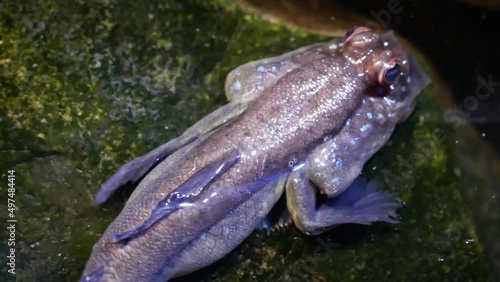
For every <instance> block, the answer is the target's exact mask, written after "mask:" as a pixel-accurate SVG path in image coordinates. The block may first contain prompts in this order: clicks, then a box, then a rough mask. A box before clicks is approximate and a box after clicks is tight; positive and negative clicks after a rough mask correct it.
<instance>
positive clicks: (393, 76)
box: [379, 63, 401, 84]
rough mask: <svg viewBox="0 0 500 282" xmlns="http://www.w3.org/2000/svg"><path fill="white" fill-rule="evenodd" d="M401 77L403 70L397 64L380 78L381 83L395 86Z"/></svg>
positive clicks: (385, 71)
mask: <svg viewBox="0 0 500 282" xmlns="http://www.w3.org/2000/svg"><path fill="white" fill-rule="evenodd" d="M400 75H401V69H400V68H399V64H398V63H396V64H395V65H394V66H393V67H391V68H388V69H386V70H384V71H383V76H382V77H379V83H380V84H393V83H395V82H396V81H397V80H398V78H399V76H400Z"/></svg>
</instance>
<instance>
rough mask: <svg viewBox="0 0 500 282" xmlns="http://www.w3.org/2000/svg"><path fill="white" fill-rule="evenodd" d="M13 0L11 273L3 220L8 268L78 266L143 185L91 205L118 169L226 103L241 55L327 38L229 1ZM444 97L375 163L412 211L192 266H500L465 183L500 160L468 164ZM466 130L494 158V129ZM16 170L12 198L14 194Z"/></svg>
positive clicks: (283, 276) (33, 276) (2, 119)
mask: <svg viewBox="0 0 500 282" xmlns="http://www.w3.org/2000/svg"><path fill="white" fill-rule="evenodd" d="M0 9H1V13H0V97H1V104H0V132H1V137H0V160H1V161H0V172H1V173H0V174H1V179H0V181H1V183H2V184H1V185H0V191H1V195H2V196H1V197H2V199H5V200H2V202H3V203H4V204H2V205H3V206H2V209H1V211H2V218H7V216H8V215H9V214H10V213H12V214H13V218H14V219H15V220H17V222H16V223H15V244H16V245H15V247H16V248H15V256H16V258H15V263H16V264H15V272H16V274H15V275H11V274H10V273H8V272H7V271H8V270H9V269H11V268H10V266H9V265H8V264H7V262H8V261H7V257H6V256H7V254H10V247H9V246H8V244H7V239H6V238H8V236H11V234H10V233H9V230H7V229H6V228H2V231H1V236H2V238H4V239H3V241H2V244H1V245H0V250H1V253H2V257H1V274H0V275H1V276H0V280H1V281H14V280H17V281H77V280H78V278H79V276H80V274H81V272H82V270H83V267H84V265H85V262H86V260H87V259H88V257H89V255H90V252H91V248H92V245H93V244H94V243H95V242H96V241H97V239H98V238H99V236H100V234H102V232H103V231H104V230H105V228H106V227H107V225H108V224H109V223H110V222H111V221H112V220H113V218H114V217H116V215H117V214H118V213H119V211H120V209H121V207H122V206H123V204H124V202H125V200H126V198H127V196H128V195H129V192H130V191H122V192H120V193H118V195H117V196H116V197H114V198H113V199H112V200H111V201H110V203H107V204H106V205H104V207H99V208H96V207H94V206H92V201H93V194H94V193H95V192H96V191H97V189H98V187H99V186H100V184H101V183H102V182H103V181H104V180H106V178H107V177H109V176H110V175H111V174H112V173H113V172H114V171H115V170H116V169H117V168H118V167H119V166H120V165H122V164H124V163H125V162H126V161H128V160H130V159H133V158H134V157H137V156H139V155H141V154H143V153H146V152H148V151H149V150H151V149H152V148H154V147H155V146H157V145H160V144H162V143H164V142H166V141H167V140H169V139H171V138H173V137H175V136H178V135H179V134H180V133H182V132H183V130H184V129H186V128H187V127H188V126H189V125H191V124H193V123H194V122H195V121H197V120H199V119H200V118H201V117H203V116H204V115H206V114H207V113H209V112H211V111H213V110H214V109H216V108H217V107H219V106H221V105H223V104H224V103H225V96H224V93H223V84H224V79H225V76H226V74H227V73H228V72H229V71H230V70H231V69H232V68H234V67H236V66H238V65H240V64H242V63H245V62H248V61H250V60H255V59H258V58H263V57H268V56H271V55H276V54H281V53H283V52H285V51H288V50H292V49H295V48H297V47H300V46H303V45H306V44H310V43H315V42H318V41H321V40H325V39H326V38H325V37H319V36H317V35H314V34H310V33H307V32H305V31H303V30H301V29H298V28H294V27H290V26H286V25H283V24H280V23H278V22H269V21H267V20H265V19H263V18H262V17H261V16H259V15H257V14H252V13H247V12H244V11H242V10H240V9H239V8H238V7H237V6H236V5H235V4H233V3H231V2H228V1H222V0H221V1H201V0H200V1H194V0H188V1H177V2H174V1H148V2H147V3H146V2H144V3H143V2H141V1H120V2H119V1H112V0H108V1H105V0H102V1H72V2H71V4H68V3H66V2H63V1H55V0H52V1H15V2H14V1H12V2H4V3H3V4H0ZM419 59H420V62H421V63H422V64H423V65H424V66H425V68H426V70H427V71H428V73H429V75H431V69H430V66H428V65H427V63H426V62H425V59H424V58H422V57H420V58H419ZM441 111H442V110H441V106H440V103H439V102H438V99H437V96H436V85H435V84H431V86H429V87H428V88H427V89H426V90H425V91H424V92H423V93H422V95H421V96H420V98H419V100H418V104H417V108H416V111H415V113H414V114H413V115H412V116H411V117H410V118H409V119H408V120H407V121H406V122H405V123H404V124H403V125H402V126H400V127H398V128H397V130H396V132H395V134H394V136H393V138H392V139H391V141H390V142H389V143H388V144H387V145H386V146H385V147H384V148H383V149H382V150H381V151H380V152H379V153H377V155H376V156H375V157H374V158H373V159H372V160H370V161H369V163H368V164H367V165H366V166H365V169H364V171H363V176H364V177H365V178H367V179H374V180H378V181H379V182H380V183H382V184H383V187H384V189H386V190H390V191H394V192H396V193H398V195H399V198H400V200H401V201H403V202H404V203H405V206H404V207H403V208H402V209H400V212H399V214H400V216H401V223H399V224H397V225H389V224H375V225H373V226H369V227H366V226H356V225H348V226H342V227H339V228H336V229H333V230H331V231H329V232H328V233H326V234H323V235H321V236H317V237H310V236H305V235H303V234H301V233H300V231H298V230H297V229H296V228H294V227H293V226H290V227H288V228H285V229H284V230H278V231H275V232H272V233H271V234H266V233H264V232H255V233H254V234H253V235H252V236H251V237H250V238H249V239H248V240H246V241H245V242H244V243H243V244H242V245H241V246H240V247H238V248H237V249H236V250H235V251H233V252H232V253H231V254H230V255H228V256H227V257H225V258H224V259H222V260H221V261H219V262H217V263H216V264H214V265H212V266H210V267H208V268H207V269H204V270H202V271H199V272H196V273H194V274H192V275H190V276H188V277H185V278H181V279H179V280H182V281H272V280H274V281H420V280H431V281H493V277H492V276H491V274H490V271H489V270H488V269H489V268H488V256H487V255H486V254H485V250H484V248H483V244H482V242H481V241H480V240H479V239H478V236H477V235H476V229H478V224H481V223H484V222H486V223H488V222H489V223H488V224H492V223H491V221H488V220H487V219H484V218H481V217H479V218H478V217H477V216H473V215H474V214H475V213H473V211H471V210H470V208H469V207H470V202H468V201H469V199H471V198H474V195H475V194H474V192H473V191H472V190H471V191H468V194H467V193H462V192H463V189H462V188H461V187H463V183H471V182H472V183H474V185H475V187H476V191H477V190H478V189H479V190H480V191H482V190H481V187H483V186H486V185H489V186H493V187H494V186H495V185H498V180H495V181H497V182H493V180H491V181H490V178H491V179H494V178H495V177H496V179H499V173H498V171H499V170H498V169H497V168H498V166H497V167H495V166H493V165H491V164H490V163H488V164H487V165H485V167H484V168H483V170H482V171H483V172H484V170H490V171H489V172H488V173H486V174H485V175H488V176H487V177H485V178H477V177H476V178H474V177H475V176H474V174H473V173H472V172H471V171H467V169H466V168H465V169H460V166H467V165H472V164H470V163H467V162H466V161H465V162H459V161H457V157H456V156H455V152H456V148H454V147H453V146H452V145H451V144H453V143H454V142H452V141H454V140H456V137H455V134H456V132H454V131H451V130H450V128H446V127H445V125H444V124H443V123H436V122H434V121H436V120H439V119H440V117H441V116H442V113H441ZM474 140H475V139H474ZM460 142H461V143H460V144H461V146H462V147H463V148H471V147H468V144H470V145H469V146H474V150H471V151H474V156H475V157H478V156H481V154H482V155H484V156H485V157H484V158H487V159H491V156H486V155H487V154H489V152H488V151H486V150H483V148H482V145H481V143H476V142H470V143H468V142H469V141H468V139H467V138H466V137H462V138H461V139H460ZM495 163H496V160H495ZM9 170H14V171H15V172H12V173H11V175H14V177H11V179H14V183H15V195H13V199H14V200H15V205H16V208H15V210H7V209H5V208H4V207H7V204H6V202H7V197H8V190H7V188H8V185H7V184H8V183H9V182H8V181H9V180H8V175H9ZM464 171H467V173H464ZM483 174H484V173H483ZM467 177H469V178H467ZM489 177H490V178H489ZM476 198H477V199H476V200H477V201H481V197H479V196H478V197H476ZM496 203H497V202H492V203H490V204H493V205H495V204H496ZM479 204H480V203H478V205H479ZM2 220H4V219H2ZM9 224H10V223H9ZM2 226H3V224H2ZM489 232H490V233H488V234H490V236H491V234H493V235H492V236H494V235H495V233H494V232H491V231H489ZM497 232H498V231H497ZM496 235H498V233H497V234H496ZM4 254H5V255H4ZM490 257H491V256H490ZM490 260H491V259H490Z"/></svg>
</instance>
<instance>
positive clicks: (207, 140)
mask: <svg viewBox="0 0 500 282" xmlns="http://www.w3.org/2000/svg"><path fill="white" fill-rule="evenodd" d="M388 37H389V39H388V40H391V42H392V43H391V44H390V45H389V46H386V47H384V46H383V43H382V41H380V40H379V38H378V36H377V35H375V34H373V33H372V32H371V31H369V30H361V31H359V32H354V34H353V35H351V36H350V37H349V40H348V41H347V42H346V43H345V44H343V43H342V41H341V40H333V41H330V42H326V43H321V44H316V45H313V46H309V47H304V48H301V49H299V50H295V51H293V52H290V53H287V54H285V55H282V56H280V57H275V58H271V59H268V60H261V61H257V62H253V63H249V64H246V65H243V66H241V67H239V68H237V69H235V70H234V71H233V72H231V73H230V74H229V75H228V78H227V82H226V94H227V96H228V98H229V100H230V103H229V104H228V105H226V106H224V107H222V108H221V109H219V110H217V111H216V112H214V113H213V114H211V115H209V116H207V117H206V118H204V119H203V120H201V121H200V122H199V123H197V124H195V125H194V126H193V127H192V128H190V129H189V130H188V131H186V133H185V134H183V135H182V136H180V137H179V138H178V139H175V140H173V141H171V142H169V143H167V144H165V145H162V146H160V147H159V148H158V149H155V150H154V151H152V152H151V153H149V154H147V155H145V156H143V157H140V158H138V159H136V160H134V161H132V162H130V163H128V164H126V165H125V166H124V167H122V168H121V169H120V170H119V171H118V172H117V173H116V174H115V175H114V176H113V177H112V178H110V180H108V181H107V182H106V183H105V184H104V185H103V187H102V188H101V191H100V194H98V196H97V198H96V202H97V203H100V202H103V201H104V200H105V199H106V198H107V197H108V196H109V195H110V193H111V192H112V191H114V190H116V189H117V188H118V187H119V186H120V185H121V184H123V183H126V182H133V181H135V180H137V179H138V178H139V176H140V175H142V174H145V173H146V172H147V171H148V170H149V169H150V168H151V167H154V166H155V165H156V163H158V162H159V164H158V165H157V166H156V167H155V168H154V169H153V170H152V171H151V172H150V173H149V174H147V175H146V177H145V178H144V179H143V181H142V182H141V183H140V185H139V186H138V187H137V189H136V190H135V191H134V193H133V194H132V196H131V197H130V199H129V201H128V202H127V204H126V206H125V207H124V209H123V211H122V212H121V213H120V215H119V216H118V217H117V218H116V219H115V221H113V223H112V224H111V225H110V226H109V227H108V229H107V230H106V232H105V233H104V234H103V236H102V237H101V239H100V240H99V241H98V242H97V243H96V244H95V246H94V248H93V251H92V255H91V257H90V259H89V261H88V262H87V265H86V268H85V271H84V274H83V278H82V279H83V280H84V281H85V280H88V281H166V280H168V279H170V278H172V277H177V276H181V275H184V274H187V273H190V272H192V271H195V270H197V269H200V268H202V267H204V266H207V265H209V264H211V263H212V262H214V261H216V260H218V259H220V258H221V257H223V256H224V255H226V254H227V253H228V252H230V251H231V250H233V249H234V248H235V247H236V246H237V245H238V244H240V243H241V242H242V241H243V240H244V239H245V238H246V237H248V235H249V234H250V233H251V232H252V231H253V230H254V229H255V227H256V226H257V225H258V224H259V223H260V222H261V221H262V219H263V218H264V217H265V216H266V215H267V214H268V212H269V211H270V209H271V208H272V206H273V205H274V203H275V202H276V200H277V199H278V198H279V197H280V195H281V194H282V193H283V191H284V189H285V181H286V182H287V183H288V184H286V189H287V194H288V195H287V198H290V197H294V199H288V200H287V202H288V206H289V209H291V211H292V217H293V219H294V221H295V222H296V224H297V226H299V228H301V229H302V230H303V231H304V232H306V233H319V232H320V230H324V229H325V228H326V227H328V226H330V225H334V224H340V223H342V221H341V220H340V221H339V220H336V221H335V220H333V221H332V220H331V219H330V218H325V217H324V215H321V213H320V215H319V218H318V215H316V214H315V213H314V212H313V210H314V207H312V206H311V204H313V203H314V201H315V199H314V193H315V192H314V190H313V189H314V188H313V187H312V186H313V185H311V184H310V183H309V181H307V174H308V173H309V174H310V176H311V181H313V182H314V183H315V184H317V185H318V188H319V189H320V190H321V191H322V192H323V193H326V194H327V195H329V196H332V197H335V196H337V195H338V194H339V193H341V192H342V191H344V190H345V189H346V188H347V187H349V185H350V184H351V182H352V180H354V178H355V177H351V175H354V174H355V173H356V171H358V173H359V170H360V169H361V168H362V166H363V165H364V163H365V162H366V160H367V158H369V157H370V156H371V155H372V154H373V153H374V152H375V151H376V150H378V148H379V147H380V146H382V144H383V143H384V142H385V141H381V142H371V141H364V142H359V143H356V144H357V145H356V144H353V145H352V146H348V147H346V152H343V154H340V152H339V154H337V155H335V156H334V153H332V152H333V151H335V148H337V146H340V145H342V144H337V143H336V141H332V140H335V138H338V139H337V140H338V142H344V143H345V142H347V141H346V139H350V138H352V135H353V134H358V133H360V132H359V130H357V128H358V126H359V124H360V123H363V122H365V118H364V115H365V112H366V111H367V110H368V109H369V111H372V110H373V111H374V112H377V113H378V112H383V113H384V114H385V113H386V112H387V110H386V108H384V107H387V106H380V107H381V108H380V107H378V106H376V105H378V104H385V103H381V101H383V100H384V99H385V98H371V97H370V98H368V97H367V96H366V94H367V92H366V91H367V89H369V88H370V87H372V86H377V85H378V83H377V78H378V77H379V76H380V73H381V72H383V71H384V70H385V69H387V66H388V65H390V62H392V61H393V60H397V61H398V62H400V63H401V64H402V62H403V61H405V62H408V59H407V57H406V51H404V50H403V49H402V47H401V46H400V45H399V43H397V42H396V41H395V40H394V39H393V37H392V36H391V35H388ZM393 49H394V50H393ZM391 50H393V51H391ZM387 51H389V52H387ZM375 62H382V64H376V63H375ZM405 64H407V63H405ZM408 65H409V63H408V64H407V65H406V67H405V68H403V70H402V72H403V73H404V75H403V76H402V78H403V77H407V75H408V74H409V71H410V70H409V68H410V66H408ZM418 71H419V72H420V70H418ZM402 78H400V79H399V81H401V79H402ZM399 81H398V83H399ZM398 83H396V84H394V85H392V86H391V87H393V86H395V85H397V84H398ZM423 85H425V84H422V83H420V85H419V86H418V87H417V88H418V89H416V88H415V89H413V90H411V91H413V92H411V91H410V92H411V93H410V94H411V95H413V97H411V99H410V100H411V101H413V99H414V97H415V96H416V93H418V92H420V89H421V88H422V87H423ZM397 91H399V90H398V89H396V88H395V89H393V91H391V94H390V95H388V96H387V97H390V96H391V95H392V94H393V92H394V93H395V92H397ZM415 91H416V93H414V92H415ZM412 93H413V94H412ZM400 94H401V93H400ZM411 95H408V94H405V95H403V96H404V97H403V99H406V97H408V96H411ZM396 96H398V95H396ZM399 96H401V95H399ZM399 96H398V97H399ZM376 99H378V100H376ZM402 103H403V102H402ZM404 104H405V105H406V104H408V103H407V102H406V101H405V102H404ZM367 105H371V106H367ZM378 108H380V109H381V110H380V109H379V110H377V109H378ZM399 108H405V109H404V110H402V111H401V112H402V114H398V116H397V117H396V118H394V119H393V120H389V119H385V120H386V121H385V123H384V122H383V121H381V122H380V124H382V125H383V124H386V123H387V124H390V126H387V127H384V126H378V127H376V126H375V127H374V128H375V129H374V130H375V131H373V132H372V134H374V133H376V134H382V135H383V136H384V138H385V137H386V139H387V138H388V136H390V132H392V129H393V128H394V125H395V123H396V122H398V121H399V120H400V119H401V118H402V116H403V115H404V116H407V115H408V113H409V112H411V106H405V107H399ZM370 120H372V119H370ZM346 121H349V122H347V123H346ZM380 128H381V129H380ZM365 135H366V134H364V135H363V134H361V135H359V136H360V138H361V139H362V140H368V138H366V137H365ZM377 138H379V137H377ZM368 147H369V148H368ZM332 148H333V149H332ZM375 148H376V149H375ZM330 149H331V150H330ZM360 149H362V150H364V149H366V150H367V151H368V153H366V154H363V156H362V157H358V158H357V159H356V160H355V165H353V166H355V168H351V169H348V170H347V171H348V173H346V174H344V173H342V172H341V171H338V170H332V169H331V167H328V166H327V165H325V164H327V163H328V164H332V163H336V162H338V160H339V156H340V157H341V158H343V160H345V159H346V158H347V157H348V156H351V155H353V154H355V153H356V152H357V151H358V150H360ZM322 150H327V151H328V150H330V151H328V154H326V155H322V154H321V152H322ZM332 150H333V151H332ZM232 156H239V159H238V161H237V162H236V164H234V165H233V166H232V167H230V169H229V170H228V171H227V172H225V173H223V174H222V175H220V177H218V178H217V179H216V180H215V181H214V182H213V183H211V184H210V185H209V186H208V187H206V188H205V189H203V191H202V192H201V195H200V196H199V197H198V198H195V204H194V205H186V206H185V207H182V208H179V209H177V210H175V211H174V212H173V213H171V214H169V215H168V216H167V217H165V218H164V219H162V220H160V221H159V222H157V223H156V224H155V225H153V226H152V227H150V228H149V229H148V230H147V231H146V232H144V233H142V234H140V235H137V236H134V237H132V238H130V239H129V240H128V241H127V242H126V243H124V242H115V241H114V240H113V235H114V234H117V233H121V232H124V231H127V230H131V229H134V228H137V226H139V225H141V224H142V223H143V222H144V221H145V220H147V219H148V217H149V216H150V215H151V212H152V211H153V210H154V209H155V208H156V207H157V205H158V203H159V202H160V201H162V200H163V199H164V198H165V197H167V195H169V193H171V192H172V191H174V190H175V189H176V188H177V187H179V186H180V185H182V184H183V183H185V182H186V181H189V179H190V178H192V177H193V176H194V175H196V173H197V172H199V171H200V169H202V168H204V167H207V166H211V165H212V164H214V163H217V162H220V161H221V160H222V161H224V160H225V159H228V158H230V157H232ZM310 156H320V157H321V158H322V159H321V161H320V160H318V161H315V160H312V159H311V157H310ZM138 171H140V172H138ZM334 173H337V174H338V175H337V177H339V178H340V180H339V181H340V183H341V184H338V185H337V186H335V185H333V186H332V185H331V183H329V182H328V181H330V180H329V178H332V177H331V176H332V175H334ZM198 175H199V174H198ZM305 182H307V183H306V184H304V183H305ZM294 183H295V184H294ZM297 183H299V184H301V185H298V184H297ZM301 189H302V190H301ZM376 196H378V194H377V195H376ZM371 198H374V197H371ZM375 198H376V199H379V200H380V201H381V202H382V204H384V205H382V206H383V208H384V209H385V210H384V212H382V213H381V214H380V215H378V217H377V218H374V220H371V221H370V220H366V222H360V223H364V224H369V223H371V222H373V221H376V220H382V221H388V222H391V217H392V216H393V215H394V214H393V213H394V211H395V209H396V208H397V207H398V205H395V204H394V202H392V201H387V198H386V197H384V196H381V197H379V198H377V197H375ZM311 201H312V202H311ZM302 202H304V204H302ZM339 214H340V215H342V210H341V212H340V213H339ZM345 222H350V221H349V220H347V221H345ZM100 267H103V268H104V274H103V275H98V276H93V277H87V276H88V275H90V274H91V273H92V272H93V271H95V270H96V269H99V268H100ZM91 276H92V275H91Z"/></svg>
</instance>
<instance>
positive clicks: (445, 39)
mask: <svg viewBox="0 0 500 282" xmlns="http://www.w3.org/2000/svg"><path fill="white" fill-rule="evenodd" d="M342 2H343V3H344V4H345V6H347V7H349V8H351V9H353V10H356V11H358V12H360V13H362V14H363V15H365V16H367V17H369V18H373V12H375V13H378V15H380V17H381V18H382V19H384V18H383V15H382V13H381V12H380V11H382V10H384V9H387V5H388V1H387V0H382V1H380V0H376V1H364V2H363V7H360V5H359V3H358V2H357V1H342ZM400 5H401V7H403V9H402V11H401V12H400V13H399V14H397V15H391V17H392V18H391V20H390V27H391V28H393V29H394V30H395V31H396V32H397V33H400V34H402V35H403V36H404V37H405V38H408V39H409V40H411V42H412V43H413V44H414V45H415V46H416V47H417V48H418V49H419V50H421V51H422V53H424V54H425V55H426V56H427V57H428V58H429V59H430V60H431V61H432V63H433V64H434V66H435V67H436V68H437V70H438V71H439V73H440V75H441V77H442V79H443V80H444V82H445V83H446V84H447V85H448V86H449V88H450V92H451V94H452V96H453V103H454V106H459V107H461V108H462V110H463V113H462V114H465V115H467V121H468V122H470V123H471V124H472V125H473V126H474V128H475V129H476V130H477V131H478V133H479V134H480V135H481V136H483V137H484V138H485V139H486V140H487V141H488V142H489V143H490V144H491V145H492V147H494V148H495V150H496V152H497V153H500V126H499V125H500V95H499V90H500V86H495V87H494V91H493V92H490V95H489V97H487V98H484V99H483V100H480V99H477V100H476V99H474V98H472V97H475V94H476V89H477V87H478V85H480V83H479V78H480V77H483V78H485V79H486V80H487V79H488V77H490V76H491V80H492V81H494V82H496V83H497V85H500V70H499V67H500V60H499V57H500V54H499V53H500V12H499V11H498V10H492V9H489V8H483V7H479V6H474V5H471V4H468V3H463V2H460V1H400ZM370 12H372V13H370ZM481 91H482V92H481V94H483V95H484V96H488V95H487V94H488V92H487V90H486V89H482V90H481ZM481 94H480V95H481ZM468 96H472V97H469V98H467V97H468ZM474 101H478V104H475V105H474V104H467V103H468V102H472V103H473V102H474ZM475 106H477V109H476V110H473V109H474V107H475ZM467 109H469V110H467ZM443 120H444V122H450V120H446V119H445V118H444V115H443ZM452 123H453V121H452Z"/></svg>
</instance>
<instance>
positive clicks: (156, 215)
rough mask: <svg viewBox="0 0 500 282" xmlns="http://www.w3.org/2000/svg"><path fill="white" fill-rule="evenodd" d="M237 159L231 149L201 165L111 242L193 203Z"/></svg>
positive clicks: (237, 156) (131, 234)
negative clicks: (218, 157) (144, 216)
mask: <svg viewBox="0 0 500 282" xmlns="http://www.w3.org/2000/svg"><path fill="white" fill-rule="evenodd" d="M239 159H240V155H239V153H238V152H234V151H233V152H230V153H228V154H226V155H224V156H222V157H221V158H220V159H219V160H218V161H215V162H213V163H211V164H209V165H207V166H205V167H203V168H202V169H200V170H199V171H197V172H196V173H195V174H194V175H193V176H191V177H190V178H189V179H188V180H186V181H185V182H184V183H183V184H181V185H180V186H179V187H177V188H176V189H175V190H173V191H172V192H170V193H169V194H168V195H167V196H165V198H164V199H163V200H161V201H160V202H159V203H158V205H157V206H156V208H155V209H154V210H153V211H152V212H151V215H150V216H149V217H148V218H147V219H146V220H145V221H144V223H142V224H141V225H139V226H138V227H136V228H133V229H130V230H127V231H124V232H121V233H115V234H113V242H114V243H117V242H120V241H123V240H128V239H131V238H132V237H135V236H137V235H139V234H140V233H143V232H145V231H147V230H148V229H149V228H150V227H151V226H153V225H154V224H155V223H157V222H158V221H160V220H161V219H163V218H165V217H167V216H168V215H169V214H171V213H172V212H174V211H176V210H178V209H182V208H183V207H186V206H191V205H193V203H194V202H195V201H196V200H198V199H199V196H200V194H201V192H202V191H203V190H204V189H205V188H207V187H208V186H210V184H212V183H213V182H214V181H215V180H217V179H218V178H219V177H220V176H221V175H222V174H224V173H225V172H226V171H228V170H229V169H230V168H231V167H232V166H233V165H235V164H236V163H237V162H238V160H239Z"/></svg>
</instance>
